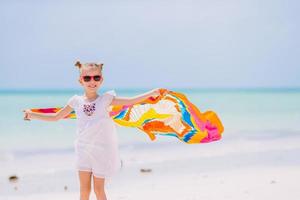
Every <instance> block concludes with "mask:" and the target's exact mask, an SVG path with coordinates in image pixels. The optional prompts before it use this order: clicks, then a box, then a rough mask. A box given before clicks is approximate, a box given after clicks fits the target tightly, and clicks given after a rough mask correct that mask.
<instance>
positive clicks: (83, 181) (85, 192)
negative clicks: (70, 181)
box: [79, 171, 92, 200]
mask: <svg viewBox="0 0 300 200" xmlns="http://www.w3.org/2000/svg"><path fill="white" fill-rule="evenodd" d="M91 177H92V173H91V172H84V171H79V180H80V200H89V197H90V193H91Z"/></svg>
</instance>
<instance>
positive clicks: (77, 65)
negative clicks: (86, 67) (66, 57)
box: [75, 60, 82, 69]
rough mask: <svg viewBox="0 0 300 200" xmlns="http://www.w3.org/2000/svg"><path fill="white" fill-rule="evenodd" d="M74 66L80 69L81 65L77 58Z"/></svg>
mask: <svg viewBox="0 0 300 200" xmlns="http://www.w3.org/2000/svg"><path fill="white" fill-rule="evenodd" d="M75 66H76V67H78V68H79V69H80V68H81V67H82V64H81V63H80V61H79V60H77V61H76V63H75Z"/></svg>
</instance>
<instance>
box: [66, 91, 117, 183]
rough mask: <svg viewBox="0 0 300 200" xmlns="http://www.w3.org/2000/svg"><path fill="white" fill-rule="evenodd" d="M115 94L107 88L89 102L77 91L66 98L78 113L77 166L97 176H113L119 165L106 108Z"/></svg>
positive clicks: (114, 128) (113, 131) (112, 129)
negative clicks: (107, 90) (106, 90)
mask: <svg viewBox="0 0 300 200" xmlns="http://www.w3.org/2000/svg"><path fill="white" fill-rule="evenodd" d="M114 96H116V94H115V92H114V91H109V92H106V93H104V94H103V95H99V96H98V97H97V99H96V100H94V101H92V102H89V101H87V100H85V99H84V97H83V96H79V95H74V96H73V97H71V98H70V99H69V101H68V105H69V106H71V107H72V108H73V109H74V110H75V112H76V117H77V139H76V141H75V152H76V165H77V169H78V170H79V171H88V172H92V173H93V175H94V176H96V177H100V178H107V177H111V176H113V175H114V174H115V173H116V172H117V171H118V170H119V169H120V166H121V162H120V156H119V150H118V138H117V134H116V127H115V123H114V121H113V120H112V119H111V118H110V117H109V110H108V108H109V105H110V103H111V102H112V100H113V98H114Z"/></svg>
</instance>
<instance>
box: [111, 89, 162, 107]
mask: <svg viewBox="0 0 300 200" xmlns="http://www.w3.org/2000/svg"><path fill="white" fill-rule="evenodd" d="M159 95H160V91H159V89H154V90H150V91H149V92H146V93H143V94H140V95H137V96H134V97H115V98H114V99H113V100H112V102H111V104H110V105H132V104H136V103H138V102H140V101H143V100H145V99H148V98H149V97H156V96H159ZM163 95H164V94H163Z"/></svg>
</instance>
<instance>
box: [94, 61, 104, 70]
mask: <svg viewBox="0 0 300 200" xmlns="http://www.w3.org/2000/svg"><path fill="white" fill-rule="evenodd" d="M95 65H96V66H97V67H99V68H100V70H101V71H102V69H103V63H99V64H98V63H96V64H95Z"/></svg>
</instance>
